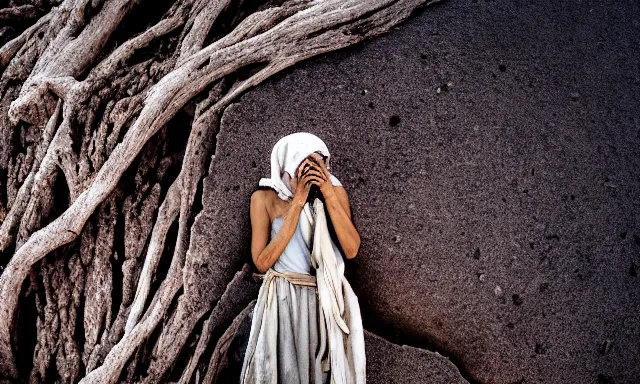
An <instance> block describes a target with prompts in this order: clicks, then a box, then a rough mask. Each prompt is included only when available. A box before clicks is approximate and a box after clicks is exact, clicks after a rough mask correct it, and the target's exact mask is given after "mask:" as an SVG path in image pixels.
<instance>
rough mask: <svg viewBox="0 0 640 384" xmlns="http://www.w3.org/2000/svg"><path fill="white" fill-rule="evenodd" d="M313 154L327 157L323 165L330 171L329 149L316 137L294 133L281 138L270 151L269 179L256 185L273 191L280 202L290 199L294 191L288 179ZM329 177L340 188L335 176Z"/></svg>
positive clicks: (307, 133)
mask: <svg viewBox="0 0 640 384" xmlns="http://www.w3.org/2000/svg"><path fill="white" fill-rule="evenodd" d="M314 152H320V153H321V154H322V155H324V156H327V159H326V160H325V164H326V166H327V170H329V171H330V170H331V168H330V162H329V160H330V159H331V155H330V154H329V149H328V148H327V145H326V144H325V143H324V141H322V140H321V139H320V138H319V137H318V136H316V135H314V134H312V133H309V132H296V133H292V134H290V135H287V136H285V137H283V138H281V139H280V140H278V142H277V143H276V145H274V146H273V150H271V177H270V178H267V177H263V178H262V179H260V181H259V182H258V185H260V186H267V187H271V188H273V189H275V190H276V192H278V196H279V197H280V198H281V199H282V200H288V199H290V198H292V197H293V195H294V191H292V190H291V185H290V184H289V179H290V178H293V177H296V170H297V169H298V167H299V166H300V163H302V162H303V161H304V159H306V158H307V156H309V155H310V154H312V153H314ZM329 175H330V179H331V184H333V185H337V186H342V183H340V181H339V180H338V179H337V178H336V177H335V176H333V175H332V174H331V173H329Z"/></svg>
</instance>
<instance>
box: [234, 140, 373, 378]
mask: <svg viewBox="0 0 640 384" xmlns="http://www.w3.org/2000/svg"><path fill="white" fill-rule="evenodd" d="M313 152H320V153H322V154H323V155H324V156H327V159H326V164H328V161H329V158H330V155H329V151H328V149H327V147H326V145H325V144H324V142H322V140H320V139H319V138H318V137H317V136H315V135H313V134H310V133H306V132H297V133H294V134H291V135H288V136H285V137H283V138H282V139H280V140H279V141H278V142H277V143H276V145H275V146H274V148H273V151H272V153H271V178H263V179H261V180H260V182H259V185H261V186H269V187H271V188H273V189H275V190H276V191H277V192H278V196H279V197H280V198H281V199H283V200H289V199H291V198H292V197H293V192H292V191H291V187H290V185H289V183H288V180H289V178H288V176H289V175H294V174H295V170H296V169H297V168H298V166H299V165H300V163H301V162H302V161H303V160H304V159H305V158H306V157H307V156H309V155H310V154H311V153H313ZM330 179H331V183H332V184H333V185H342V184H341V183H340V181H339V180H338V179H337V178H336V177H335V176H333V175H330ZM298 225H299V229H300V232H301V234H302V237H303V239H304V241H305V243H306V245H307V247H308V249H310V250H311V251H310V257H311V264H312V266H313V268H314V269H315V276H314V278H315V280H316V285H317V286H316V289H317V293H318V296H317V299H318V306H319V309H320V310H319V311H317V312H318V315H317V318H318V319H320V320H319V321H320V326H319V330H320V331H319V333H320V334H321V335H320V336H321V337H320V344H321V345H320V357H318V355H316V358H318V359H319V360H320V363H321V364H322V363H323V361H322V356H321V355H322V354H323V351H324V350H325V349H326V350H328V355H329V356H328V358H325V360H324V364H323V365H324V366H323V368H327V367H326V365H327V364H326V363H327V362H328V366H329V367H328V368H329V376H330V383H332V384H363V383H365V382H366V372H365V365H366V359H365V349H364V331H363V329H362V318H361V315H360V307H359V303H358V298H357V296H356V295H355V293H354V292H353V289H352V288H351V285H350V284H349V282H348V281H347V279H346V278H345V276H344V257H343V256H342V254H341V252H340V250H339V248H338V247H337V246H336V244H335V243H334V242H333V240H332V239H331V236H330V234H329V229H328V224H327V218H326V214H325V208H324V203H323V202H322V201H321V200H320V199H314V200H313V204H309V203H308V202H307V203H306V204H305V206H304V208H303V210H302V212H301V214H300V217H299V221H298ZM300 272H306V271H300ZM278 273H279V272H276V271H274V270H273V269H272V268H271V269H270V270H269V271H267V273H266V274H265V280H264V281H263V284H262V286H261V288H260V293H259V295H258V300H257V303H256V307H255V308H254V315H253V316H254V317H253V320H252V325H251V332H250V336H249V346H248V347H247V353H246V355H245V359H244V363H243V367H242V373H241V383H272V384H275V383H282V382H289V381H282V380H288V379H286V378H280V376H281V375H279V374H278V372H279V370H282V369H285V368H284V367H286V366H288V365H291V364H292V363H291V361H293V360H294V359H293V358H292V357H291V356H287V355H286V354H285V355H278V352H277V351H278V342H280V340H279V331H281V328H278V326H281V327H282V325H281V324H280V322H281V321H286V320H283V319H280V318H279V314H280V313H279V312H278V309H277V308H275V307H278V306H277V305H276V306H275V307H274V306H271V305H269V303H273V302H276V303H281V302H282V301H284V302H288V301H287V300H290V302H292V303H293V302H294V300H297V298H298V296H294V295H293V293H295V292H293V293H292V290H291V289H289V290H288V291H287V290H286V289H284V288H282V289H280V288H281V287H280V285H279V284H290V285H291V283H282V282H281V281H282V280H285V281H287V279H286V278H285V277H284V275H283V274H281V273H280V275H279V276H275V277H271V278H268V276H273V275H274V274H278ZM287 273H291V272H287ZM303 274H304V273H303ZM309 276H312V275H309ZM274 281H275V282H276V284H275V287H276V288H273V286H274ZM288 295H290V296H288ZM287 297H288V298H287ZM274 298H275V299H274ZM309 311H311V310H310V309H309ZM284 315H285V316H287V314H286V313H285V314H284ZM291 316H293V315H291ZM292 326H293V327H294V328H295V327H300V324H299V322H295V321H294V324H292ZM293 332H294V334H295V332H298V331H297V330H294V331H293ZM303 332H306V331H303ZM325 332H326V334H325ZM325 337H326V342H325V341H324V340H325V339H324V338H325ZM252 342H253V343H252ZM322 344H326V346H325V347H326V348H325V347H322ZM280 359H285V360H286V361H281V360H280ZM316 367H317V366H316ZM303 369H304V368H303ZM322 371H323V372H325V370H324V369H323V370H322ZM298 372H299V371H298ZM293 376H294V377H295V375H293ZM302 376H304V375H302ZM298 379H299V380H302V381H296V379H295V378H294V379H292V380H293V381H290V382H291V383H311V382H313V383H319V382H323V381H318V380H321V378H317V377H315V376H314V379H313V380H311V379H310V378H309V379H306V380H305V379H304V377H300V375H298Z"/></svg>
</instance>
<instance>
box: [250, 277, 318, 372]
mask: <svg viewBox="0 0 640 384" xmlns="http://www.w3.org/2000/svg"><path fill="white" fill-rule="evenodd" d="M315 282H316V278H315V276H312V275H308V274H302V273H294V272H284V273H280V272H277V271H275V270H274V269H272V268H270V269H269V270H268V271H267V273H266V274H265V275H264V280H263V283H262V286H261V287H260V292H259V294H258V300H257V301H256V306H255V307H254V309H253V314H252V322H251V331H250V334H249V342H248V344H247V350H246V354H245V359H244V364H243V367H242V373H241V376H240V382H241V383H264V384H267V383H268V384H272V383H283V384H300V383H314V384H326V383H329V374H328V371H329V368H330V367H329V354H328V348H327V344H326V339H327V335H326V327H325V326H324V318H323V316H322V312H321V311H318V310H317V309H318V303H317V294H316V287H315V284H316V283H315Z"/></svg>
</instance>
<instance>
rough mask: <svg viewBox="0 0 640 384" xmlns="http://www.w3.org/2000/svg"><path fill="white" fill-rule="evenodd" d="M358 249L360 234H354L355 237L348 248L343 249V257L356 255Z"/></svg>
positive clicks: (350, 257) (351, 257) (349, 257)
mask: <svg viewBox="0 0 640 384" xmlns="http://www.w3.org/2000/svg"><path fill="white" fill-rule="evenodd" d="M359 250H360V235H358V234H356V237H355V238H354V239H353V242H352V244H351V246H350V247H348V249H345V250H344V251H345V257H346V258H347V259H353V258H354V257H356V256H357V255H358V251H359Z"/></svg>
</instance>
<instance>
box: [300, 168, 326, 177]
mask: <svg viewBox="0 0 640 384" xmlns="http://www.w3.org/2000/svg"><path fill="white" fill-rule="evenodd" d="M311 175H313V176H316V177H319V178H320V179H322V180H326V176H325V174H324V173H323V172H322V171H320V170H318V169H315V168H312V169H310V170H308V171H307V173H305V176H311Z"/></svg>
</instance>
